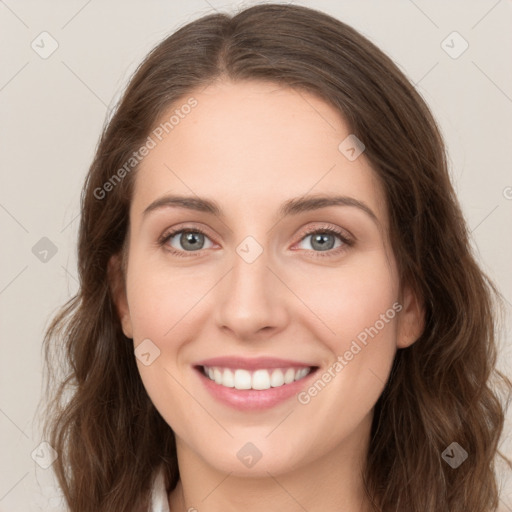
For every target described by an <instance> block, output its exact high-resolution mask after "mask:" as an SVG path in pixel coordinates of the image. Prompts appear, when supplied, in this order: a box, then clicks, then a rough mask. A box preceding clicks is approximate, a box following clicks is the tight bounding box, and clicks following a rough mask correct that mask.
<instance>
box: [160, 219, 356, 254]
mask: <svg viewBox="0 0 512 512" xmlns="http://www.w3.org/2000/svg"><path fill="white" fill-rule="evenodd" d="M308 239H311V240H310V242H309V245H310V247H311V248H309V247H302V249H305V250H307V251H308V252H311V253H312V254H313V255H314V256H315V257H325V256H336V255H339V254H341V253H342V252H344V251H346V250H347V249H348V248H350V247H351V246H352V245H353V244H354V241H353V240H352V239H351V238H349V237H348V235H347V234H346V233H345V232H344V231H341V230H340V229H339V228H334V227H331V226H329V227H316V228H315V229H309V230H308V231H306V232H305V233H303V234H302V238H301V241H300V242H299V244H300V243H304V241H306V240H308ZM336 239H337V240H338V244H337V245H336ZM205 242H206V245H205ZM158 243H159V245H160V246H162V247H163V246H165V248H166V250H168V251H169V252H171V253H172V254H174V255H176V256H185V257H186V256H192V255H193V254H191V253H194V252H199V251H201V250H202V249H211V248H212V247H213V242H212V241H211V240H210V238H209V237H208V235H207V234H206V233H205V232H204V231H203V230H201V229H199V228H191V227H190V228H180V229H174V230H171V231H167V232H165V233H164V234H163V235H162V237H161V238H160V240H159V241H158ZM187 253H188V254H187Z"/></svg>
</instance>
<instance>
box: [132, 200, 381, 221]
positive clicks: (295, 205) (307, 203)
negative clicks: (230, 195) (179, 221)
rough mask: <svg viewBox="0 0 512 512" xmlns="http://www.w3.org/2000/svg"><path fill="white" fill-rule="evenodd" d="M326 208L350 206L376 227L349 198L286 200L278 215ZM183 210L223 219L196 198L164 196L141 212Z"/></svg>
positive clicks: (214, 208) (212, 205)
mask: <svg viewBox="0 0 512 512" xmlns="http://www.w3.org/2000/svg"><path fill="white" fill-rule="evenodd" d="M328 206H352V207H355V208H358V209H359V210H362V211H363V212H365V213H366V214H367V215H368V216H369V217H370V218H371V219H372V220H373V221H374V222H375V223H376V224H377V225H379V220H378V218H377V215H375V213H374V212H373V210H372V209H371V208H370V207H369V206H368V205H367V204H365V203H364V202H363V201H360V200H358V199H355V198H354V197H349V196H338V195H336V196H331V195H315V196H302V197H295V198H293V199H288V200H287V201H285V202H284V203H283V204H282V205H281V206H280V208H279V211H278V215H279V216H281V217H286V216H288V215H297V214H299V213H303V212H307V211H314V210H319V209H321V208H326V207H328ZM172 207H177V208H185V209H187V210H193V211H198V212H204V213H210V214H212V215H216V216H218V217H221V218H222V217H224V214H223V212H222V209H221V208H220V206H219V205H218V203H217V202H215V201H213V200H211V199H206V198H202V197H197V196H195V197H194V196H178V195H165V196H163V197H160V198H158V199H156V200H155V201H153V202H152V203H151V204H150V205H149V206H148V207H147V208H146V209H145V210H144V212H143V214H142V215H143V216H144V217H146V216H147V215H148V214H149V213H151V212H153V211H155V210H159V209H162V208H172Z"/></svg>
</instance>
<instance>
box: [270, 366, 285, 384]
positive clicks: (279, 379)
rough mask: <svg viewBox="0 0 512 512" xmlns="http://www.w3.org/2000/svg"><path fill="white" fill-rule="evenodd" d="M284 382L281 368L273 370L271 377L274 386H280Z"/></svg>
mask: <svg viewBox="0 0 512 512" xmlns="http://www.w3.org/2000/svg"><path fill="white" fill-rule="evenodd" d="M283 384H284V375H283V372H282V371H281V370H274V371H273V372H272V377H270V385H271V386H272V387H273V388H278V387H279V386H282V385H283Z"/></svg>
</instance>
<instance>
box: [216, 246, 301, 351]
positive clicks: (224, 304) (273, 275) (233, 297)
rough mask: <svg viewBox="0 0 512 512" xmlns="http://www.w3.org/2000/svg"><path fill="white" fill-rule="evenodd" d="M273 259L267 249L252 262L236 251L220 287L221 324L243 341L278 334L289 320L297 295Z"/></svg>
mask: <svg viewBox="0 0 512 512" xmlns="http://www.w3.org/2000/svg"><path fill="white" fill-rule="evenodd" d="M269 260H270V258H269V257H268V252H266V251H265V250H264V251H263V252H262V253H261V254H260V255H259V256H258V257H257V259H256V260H254V261H252V262H249V261H248V260H245V259H244V258H243V257H242V256H240V255H239V254H238V253H235V254H234V255H233V265H232V268H231V271H230V272H228V274H227V275H226V276H225V277H224V279H222V281H221V283H219V286H217V287H216V290H215V293H216V294H217V295H216V297H215V304H216V305H215V320H216V323H217V326H218V327H219V328H220V329H222V330H224V331H229V332H230V333H231V335H232V336H233V337H236V338H237V339H239V340H246V341H250V340H255V339H262V338H268V337H269V336H274V335H276V334H277V333H278V332H280V331H281V330H283V329H284V328H285V327H286V325H287V324H288V322H289V311H290V304H288V301H290V296H292V297H293V294H292V293H291V292H290V291H289V290H288V289H287V288H286V286H285V284H283V281H286V279H284V276H279V271H278V270H277V271H276V269H275V267H276V265H274V264H272V262H271V261H269ZM271 267H274V268H271Z"/></svg>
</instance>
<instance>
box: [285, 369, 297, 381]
mask: <svg viewBox="0 0 512 512" xmlns="http://www.w3.org/2000/svg"><path fill="white" fill-rule="evenodd" d="M294 380H295V370H294V369H293V368H288V370H286V373H285V374H284V383H285V384H290V382H293V381H294Z"/></svg>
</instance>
